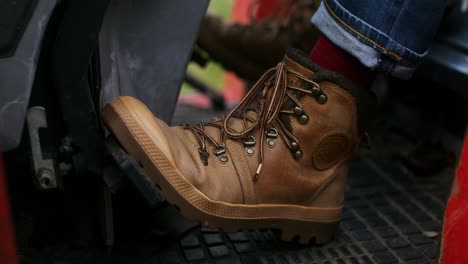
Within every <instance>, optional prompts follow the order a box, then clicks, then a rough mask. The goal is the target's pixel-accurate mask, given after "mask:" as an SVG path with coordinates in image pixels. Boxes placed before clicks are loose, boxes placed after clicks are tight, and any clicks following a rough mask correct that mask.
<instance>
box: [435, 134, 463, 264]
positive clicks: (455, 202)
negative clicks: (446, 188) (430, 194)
mask: <svg viewBox="0 0 468 264" xmlns="http://www.w3.org/2000/svg"><path fill="white" fill-rule="evenodd" d="M440 263H441V264H462V263H463V264H465V263H468V137H465V144H464V146H463V150H462V154H461V158H460V164H459V165H458V169H457V174H456V178H455V179H454V183H453V188H452V194H451V197H450V198H449V200H448V202H447V207H446V209H445V218H444V229H443V236H442V245H441V257H440Z"/></svg>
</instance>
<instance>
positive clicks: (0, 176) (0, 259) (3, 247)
mask: <svg viewBox="0 0 468 264" xmlns="http://www.w3.org/2000/svg"><path fill="white" fill-rule="evenodd" d="M4 168H5V167H4V163H3V154H2V152H1V151H0V263H2V264H16V263H18V259H17V256H16V245H15V239H14V234H13V233H14V232H13V225H12V217H11V214H10V204H9V201H8V192H7V181H6V180H7V179H6V174H5V169H4Z"/></svg>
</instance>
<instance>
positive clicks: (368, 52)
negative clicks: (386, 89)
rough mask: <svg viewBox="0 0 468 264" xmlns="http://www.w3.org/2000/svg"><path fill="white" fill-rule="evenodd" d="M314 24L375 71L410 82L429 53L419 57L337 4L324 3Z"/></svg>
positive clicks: (331, 2) (313, 18)
mask: <svg viewBox="0 0 468 264" xmlns="http://www.w3.org/2000/svg"><path fill="white" fill-rule="evenodd" d="M312 23H313V24H314V25H315V26H316V27H317V28H318V29H319V30H320V31H321V32H322V33H323V34H324V35H325V36H326V37H327V38H328V39H330V40H331V41H332V42H333V43H335V45H337V46H339V47H340V48H342V49H344V50H346V51H347V52H349V53H350V54H351V55H353V56H354V57H356V58H357V59H358V60H359V61H360V62H361V63H362V64H364V65H365V66H367V67H369V68H370V69H372V70H376V71H380V72H385V73H388V74H390V75H392V76H394V77H396V78H400V79H409V78H411V76H412V74H413V73H414V71H415V69H416V67H417V65H418V64H419V63H420V62H421V61H422V59H423V58H424V56H425V55H426V54H427V51H426V52H424V53H422V54H419V53H416V52H414V51H412V50H410V49H408V48H406V47H404V46H402V45H400V44H399V43H397V42H395V41H394V40H393V39H391V38H390V37H389V36H387V35H386V34H384V33H382V32H381V31H379V30H378V29H376V28H374V27H372V26H371V25H369V24H367V23H366V22H364V21H363V20H361V19H359V18H358V17H356V16H355V15H353V14H351V13H350V12H349V11H347V10H346V9H344V8H343V7H342V6H341V5H340V4H339V3H338V2H337V1H336V0H324V1H322V3H321V4H320V7H319V9H318V10H317V12H316V13H315V14H314V16H313V17H312Z"/></svg>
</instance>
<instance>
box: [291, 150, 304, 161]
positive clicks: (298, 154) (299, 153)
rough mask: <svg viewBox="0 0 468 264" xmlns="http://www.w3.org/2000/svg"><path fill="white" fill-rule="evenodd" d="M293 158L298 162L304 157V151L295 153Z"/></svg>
mask: <svg viewBox="0 0 468 264" xmlns="http://www.w3.org/2000/svg"><path fill="white" fill-rule="evenodd" d="M293 157H294V159H295V160H298V159H300V158H301V157H302V150H300V149H298V150H296V151H294V152H293Z"/></svg>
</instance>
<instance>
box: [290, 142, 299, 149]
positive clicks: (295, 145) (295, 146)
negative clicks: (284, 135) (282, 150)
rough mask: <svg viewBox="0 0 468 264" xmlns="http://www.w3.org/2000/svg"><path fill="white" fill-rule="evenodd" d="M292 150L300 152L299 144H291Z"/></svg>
mask: <svg viewBox="0 0 468 264" xmlns="http://www.w3.org/2000/svg"><path fill="white" fill-rule="evenodd" d="M291 148H292V150H293V151H296V150H299V143H297V142H292V143H291Z"/></svg>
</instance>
